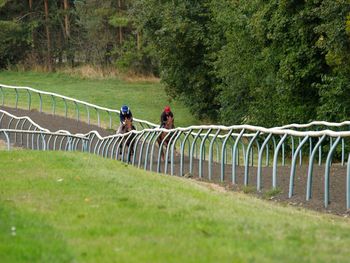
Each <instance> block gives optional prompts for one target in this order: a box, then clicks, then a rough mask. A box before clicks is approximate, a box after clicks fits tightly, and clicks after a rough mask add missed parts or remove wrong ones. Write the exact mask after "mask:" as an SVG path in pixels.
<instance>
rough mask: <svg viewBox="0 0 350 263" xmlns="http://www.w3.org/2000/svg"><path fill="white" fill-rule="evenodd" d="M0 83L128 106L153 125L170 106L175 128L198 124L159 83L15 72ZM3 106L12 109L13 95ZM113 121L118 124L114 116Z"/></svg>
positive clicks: (0, 77)
mask: <svg viewBox="0 0 350 263" xmlns="http://www.w3.org/2000/svg"><path fill="white" fill-rule="evenodd" d="M0 83H1V84H6V85H12V86H29V87H31V88H35V89H39V90H44V91H49V92H55V93H58V94H61V95H65V96H68V97H72V98H75V99H78V100H82V101H86V102H89V103H93V104H96V105H99V106H103V107H108V108H112V109H120V107H121V105H122V104H127V105H129V106H130V108H131V109H132V112H133V114H134V116H135V117H136V118H138V119H145V120H148V121H151V122H153V123H159V121H160V114H161V112H162V110H163V108H164V106H165V105H170V106H171V108H172V111H173V112H174V114H175V124H176V126H182V127H185V126H190V125H195V124H199V123H200V122H199V121H198V120H196V119H195V118H194V117H193V116H192V114H190V113H189V110H188V109H187V108H186V107H184V105H183V104H182V103H181V102H179V101H175V100H170V99H169V98H168V96H167V95H166V93H165V91H164V87H163V86H162V84H160V83H147V82H144V83H142V82H138V83H130V82H125V81H122V80H119V79H116V78H109V79H86V78H80V77H73V76H69V75H67V74H64V73H36V72H16V71H0ZM19 97H20V99H19V102H20V104H21V105H23V106H24V105H27V104H26V103H27V94H26V93H25V92H23V93H21V94H20V96H19ZM44 99H46V101H44V102H46V103H45V105H44V108H45V109H47V110H51V98H50V97H48V98H44ZM5 104H6V105H8V106H14V104H15V96H14V92H12V94H11V96H8V97H6V98H5ZM32 104H33V105H34V104H35V105H36V108H38V97H37V96H36V97H35V96H33V97H32ZM57 106H58V107H59V108H60V109H61V112H60V113H61V114H62V109H63V107H64V105H63V103H62V102H60V103H58V105H57ZM69 107H70V109H71V110H72V112H71V114H74V109H73V107H74V105H69ZM81 114H84V109H81ZM115 120H116V121H117V117H115Z"/></svg>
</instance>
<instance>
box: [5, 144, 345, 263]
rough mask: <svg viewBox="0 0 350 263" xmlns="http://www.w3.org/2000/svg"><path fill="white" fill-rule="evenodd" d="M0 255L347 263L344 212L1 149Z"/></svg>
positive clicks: (91, 160)
mask: <svg viewBox="0 0 350 263" xmlns="http://www.w3.org/2000/svg"><path fill="white" fill-rule="evenodd" d="M0 167H1V169H0V258H1V262H348V261H349V257H350V249H349V244H350V224H349V223H350V222H349V220H348V219H343V218H340V217H335V216H331V215H322V214H317V213H315V212H309V211H304V210H296V209H295V208H289V207H281V206H278V205H275V204H273V203H268V202H264V201H262V200H258V199H254V198H251V197H249V196H246V195H243V194H239V193H232V192H224V191H220V189H218V187H214V186H211V185H207V184H200V183H198V182H194V181H191V180H187V179H182V178H178V177H170V176H164V175H158V174H154V173H148V172H144V171H143V170H138V169H136V168H134V167H130V166H127V165H124V164H122V163H120V162H116V161H112V160H105V159H101V158H99V157H96V156H93V155H88V154H82V153H62V152H37V151H34V152H29V151H22V150H18V151H12V152H6V151H0Z"/></svg>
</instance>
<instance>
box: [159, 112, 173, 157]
mask: <svg viewBox="0 0 350 263" xmlns="http://www.w3.org/2000/svg"><path fill="white" fill-rule="evenodd" d="M164 128H165V129H168V130H170V129H174V128H175V125H174V118H173V117H171V116H168V118H167V121H166V123H165V125H164ZM167 135H168V132H162V133H161V134H160V135H159V136H158V138H157V142H158V145H159V146H160V145H161V143H162V141H163V140H164V138H165V137H166V136H167ZM172 136H173V133H172V134H170V135H169V136H168V137H167V138H166V139H165V141H164V143H163V147H164V148H165V149H166V147H167V146H168V143H169V141H170V139H171V137H172ZM163 147H162V148H161V149H159V150H160V151H161V155H162V160H163V161H164V149H163Z"/></svg>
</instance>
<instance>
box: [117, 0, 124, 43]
mask: <svg viewBox="0 0 350 263" xmlns="http://www.w3.org/2000/svg"><path fill="white" fill-rule="evenodd" d="M118 9H119V11H121V9H122V0H118ZM122 42H123V27H122V26H119V44H120V45H121V44H122Z"/></svg>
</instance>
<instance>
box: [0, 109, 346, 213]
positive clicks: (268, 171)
mask: <svg viewBox="0 0 350 263" xmlns="http://www.w3.org/2000/svg"><path fill="white" fill-rule="evenodd" d="M0 109H3V110H6V111H8V112H10V113H11V114H13V115H16V116H29V117H30V118H31V119H32V120H33V121H35V122H36V123H38V124H39V125H40V126H42V127H44V128H47V129H49V130H51V131H56V130H68V131H70V132H71V133H87V132H89V131H91V130H97V131H98V132H99V133H100V134H101V135H103V136H106V135H109V134H111V133H113V132H112V131H107V130H104V129H101V128H99V127H97V126H94V125H88V124H87V123H84V122H77V121H76V120H72V119H67V118H64V117H60V116H53V115H50V114H44V113H39V112H38V111H26V110H20V109H17V110H15V109H12V108H7V107H0ZM198 162H199V161H198V160H193V171H194V174H193V178H194V179H197V180H203V181H208V162H206V161H204V162H203V178H201V179H199V178H198V166H199V164H198ZM179 163H180V160H179V156H177V157H176V159H175V167H174V173H175V174H176V175H178V174H179ZM155 168H156V156H155V157H154V162H153V171H154V170H155ZM147 169H149V167H147ZM231 169H232V167H231V166H230V165H226V168H225V178H224V182H220V164H218V163H214V165H213V178H212V181H211V182H215V183H218V184H220V185H223V186H225V187H226V188H227V189H229V190H232V189H233V190H242V191H244V192H249V193H250V194H252V195H256V196H258V197H261V198H266V199H267V200H271V201H273V202H275V201H276V202H281V203H282V204H284V205H293V206H297V207H306V208H309V209H313V210H317V211H322V212H327V213H333V214H337V215H344V216H347V215H348V214H347V211H346V206H345V205H346V201H345V200H346V199H345V197H346V196H345V185H346V184H345V183H346V167H345V166H341V165H338V164H334V165H333V166H332V168H331V174H330V200H331V202H330V204H329V206H328V208H327V209H325V208H324V206H323V194H324V185H323V183H324V169H325V167H324V166H318V165H315V166H314V176H313V188H312V193H313V196H312V200H311V201H308V202H306V201H305V195H306V175H307V169H308V167H307V166H306V165H305V166H302V167H299V166H298V167H297V169H296V176H295V183H294V196H293V197H292V198H291V199H289V198H288V187H289V175H290V167H286V166H285V167H278V177H277V184H278V188H279V189H280V190H281V192H280V193H279V194H277V195H276V196H273V197H271V196H270V195H269V192H270V191H269V190H270V189H271V185H272V167H264V168H263V173H262V186H263V189H264V190H263V191H262V192H260V193H257V192H256V190H255V188H256V167H250V169H249V187H243V178H244V167H242V166H239V167H237V168H236V172H237V184H236V185H232V183H231ZM163 171H164V164H163V166H162V172H163ZM169 171H170V165H168V172H169ZM188 171H189V159H188V158H185V164H184V172H185V174H187V173H188Z"/></svg>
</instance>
